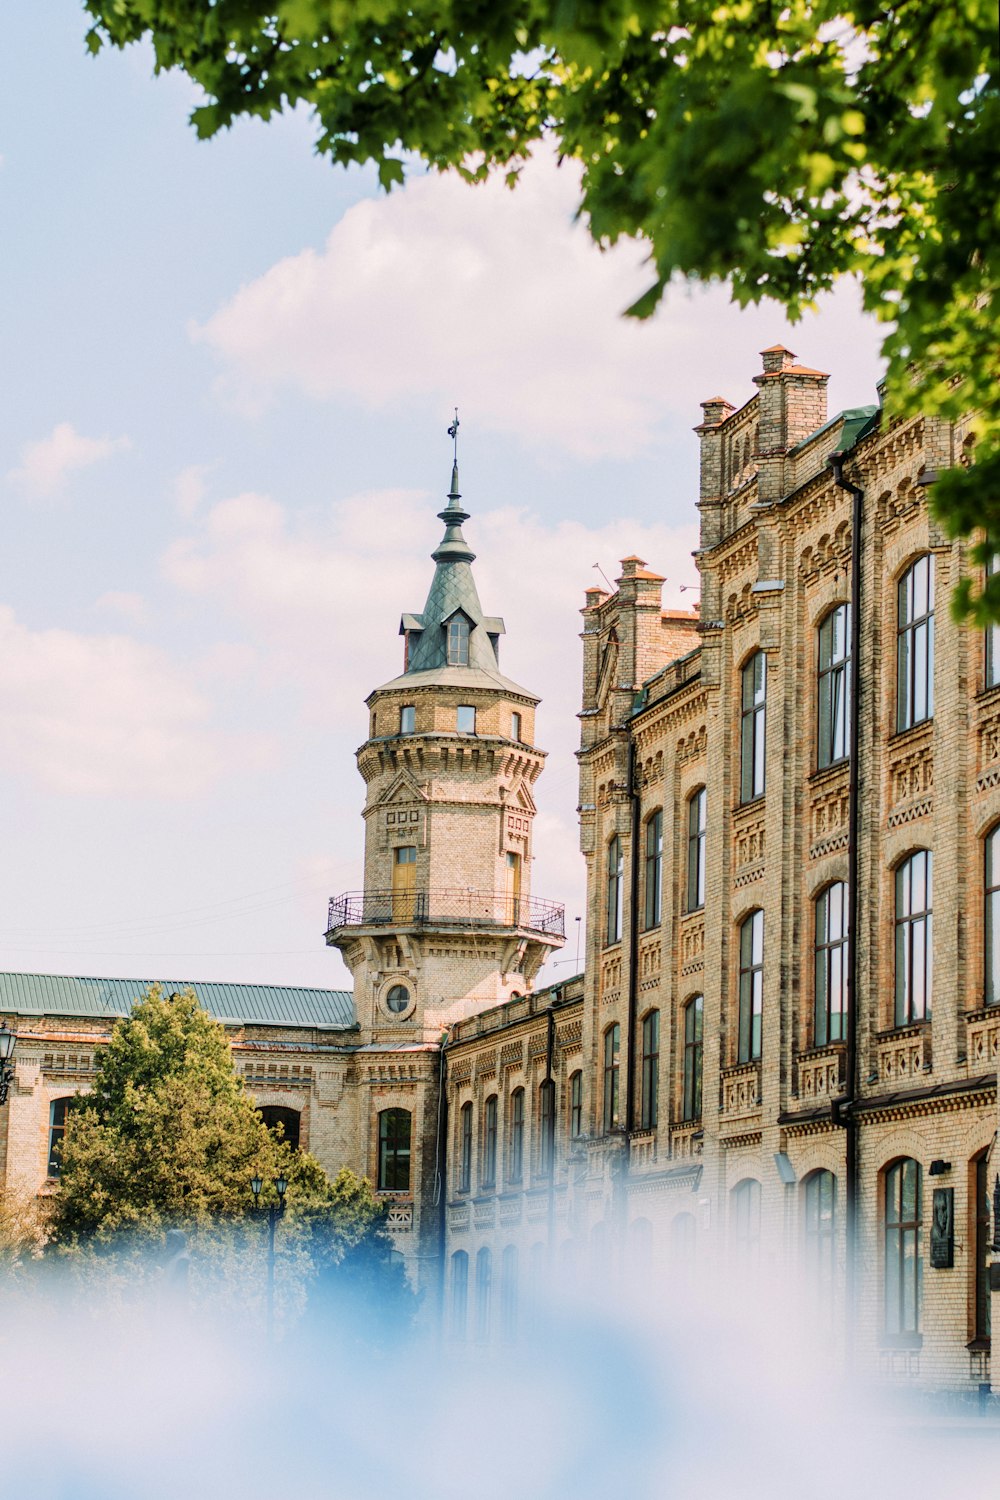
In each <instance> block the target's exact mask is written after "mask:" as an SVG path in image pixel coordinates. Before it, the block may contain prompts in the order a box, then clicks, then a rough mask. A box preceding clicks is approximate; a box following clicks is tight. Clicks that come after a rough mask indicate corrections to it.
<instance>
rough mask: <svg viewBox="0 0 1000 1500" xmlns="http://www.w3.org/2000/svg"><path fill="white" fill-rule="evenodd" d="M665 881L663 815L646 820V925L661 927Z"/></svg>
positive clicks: (644, 882) (644, 887) (644, 885)
mask: <svg viewBox="0 0 1000 1500" xmlns="http://www.w3.org/2000/svg"><path fill="white" fill-rule="evenodd" d="M662 879H663V813H662V812H655V813H654V814H653V816H652V817H651V818H648V819H647V820H646V861H645V870H644V879H643V895H644V914H643V915H644V923H643V925H644V926H645V927H646V928H650V927H659V925H660V883H661V881H662Z"/></svg>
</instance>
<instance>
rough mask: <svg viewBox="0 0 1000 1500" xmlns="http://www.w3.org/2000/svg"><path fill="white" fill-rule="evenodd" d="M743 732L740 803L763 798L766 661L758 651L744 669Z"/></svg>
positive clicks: (765, 744)
mask: <svg viewBox="0 0 1000 1500" xmlns="http://www.w3.org/2000/svg"><path fill="white" fill-rule="evenodd" d="M742 684H743V689H742V708H741V719H740V722H741V733H740V801H741V802H752V801H753V800H754V798H755V797H763V795H764V755H765V751H766V748H767V741H766V734H765V719H766V712H767V658H766V657H765V655H764V653H763V651H755V652H754V654H753V656H751V658H750V660H749V661H748V662H747V664H746V666H745V667H744V668H743V674H742Z"/></svg>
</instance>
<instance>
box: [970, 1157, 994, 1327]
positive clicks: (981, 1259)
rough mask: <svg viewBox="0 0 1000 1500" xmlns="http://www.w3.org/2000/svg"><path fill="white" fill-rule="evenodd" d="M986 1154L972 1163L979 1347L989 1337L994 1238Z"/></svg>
mask: <svg viewBox="0 0 1000 1500" xmlns="http://www.w3.org/2000/svg"><path fill="white" fill-rule="evenodd" d="M987 1156H988V1153H987V1152H986V1151H981V1152H980V1153H979V1155H978V1156H977V1157H975V1158H974V1159H973V1160H972V1161H971V1162H970V1163H969V1166H970V1172H969V1190H970V1192H971V1193H972V1194H973V1203H974V1205H975V1230H976V1253H975V1259H974V1261H973V1267H972V1275H973V1308H974V1315H975V1316H974V1322H973V1327H972V1337H973V1338H974V1339H975V1340H977V1342H979V1343H983V1342H985V1341H986V1340H987V1339H988V1338H989V1336H990V1262H991V1260H992V1258H993V1257H992V1254H991V1251H992V1238H991V1235H990V1178H989V1171H988V1170H987Z"/></svg>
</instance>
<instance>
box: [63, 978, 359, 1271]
mask: <svg viewBox="0 0 1000 1500" xmlns="http://www.w3.org/2000/svg"><path fill="white" fill-rule="evenodd" d="M282 1174H284V1175H285V1176H286V1177H287V1178H288V1184H289V1185H288V1193H287V1201H288V1206H289V1212H290V1214H292V1215H293V1216H298V1217H301V1218H303V1219H305V1220H307V1221H308V1222H309V1224H310V1226H311V1233H312V1236H313V1238H316V1239H317V1240H318V1239H319V1238H320V1237H321V1235H322V1234H323V1233H324V1232H326V1233H327V1237H328V1238H329V1233H328V1232H329V1230H330V1229H331V1228H332V1229H334V1230H335V1231H336V1232H335V1234H334V1240H335V1241H336V1242H337V1247H338V1248H336V1249H335V1248H333V1247H332V1246H330V1245H327V1247H326V1252H325V1253H326V1254H327V1255H328V1256H330V1255H332V1256H333V1258H336V1257H337V1254H339V1253H340V1252H341V1251H342V1249H343V1247H344V1246H345V1245H346V1246H353V1245H355V1244H356V1243H358V1242H359V1241H360V1240H362V1239H364V1238H365V1237H366V1236H371V1235H373V1234H376V1233H377V1232H378V1231H379V1230H380V1227H381V1224H382V1220H383V1216H384V1212H383V1209H382V1206H381V1205H380V1204H379V1203H378V1202H377V1200H376V1199H375V1198H374V1195H373V1194H372V1192H371V1189H370V1187H369V1185H368V1184H367V1183H365V1182H362V1181H361V1179H359V1178H356V1177H354V1176H353V1174H352V1173H350V1172H341V1173H340V1175H339V1176H338V1177H337V1179H336V1181H335V1182H330V1181H329V1179H328V1178H327V1176H326V1174H325V1173H324V1171H323V1169H322V1167H321V1166H320V1164H319V1163H318V1162H317V1161H316V1160H315V1158H314V1157H312V1156H309V1155H307V1154H306V1153H305V1152H300V1151H293V1150H292V1148H291V1147H290V1146H289V1145H288V1143H287V1142H286V1141H284V1140H282V1139H280V1138H279V1137H278V1136H276V1135H275V1134H274V1133H273V1132H272V1131H270V1130H269V1129H268V1128H267V1126H266V1125H265V1124H264V1121H263V1120H262V1118H261V1116H260V1115H259V1114H258V1112H257V1110H256V1108H255V1106H254V1103H253V1100H252V1099H251V1098H250V1096H249V1095H248V1094H247V1093H246V1092H245V1091H244V1088H243V1082H242V1079H240V1078H239V1077H238V1076H237V1074H236V1071H235V1069H234V1067H233V1061H232V1056H231V1054H230V1050H229V1043H228V1041H227V1039H226V1034H225V1031H224V1030H223V1028H222V1026H221V1025H220V1024H219V1023H218V1022H217V1021H214V1020H212V1018H211V1017H210V1016H209V1015H208V1014H207V1012H206V1011H204V1010H203V1009H202V1008H201V1006H200V1005H199V1004H198V1001H197V999H196V998H195V995H194V993H193V992H192V991H191V990H187V991H184V992H183V993H181V994H175V995H169V996H165V995H163V994H161V992H160V990H159V988H158V987H157V986H154V987H153V988H152V989H151V990H150V991H149V993H148V994H147V995H146V996H145V997H144V998H143V999H141V1000H139V1001H138V1002H137V1003H136V1005H135V1006H134V1007H133V1009H132V1013H131V1015H129V1016H128V1017H126V1018H125V1019H124V1020H122V1021H119V1022H118V1023H117V1024H116V1026H115V1028H114V1031H113V1033H112V1036H111V1040H110V1042H109V1044H108V1046H107V1048H106V1049H105V1051H104V1052H103V1054H102V1056H101V1058H100V1061H99V1063H98V1067H97V1076H96V1079H95V1083H94V1089H93V1092H92V1093H90V1094H86V1095H83V1096H80V1098H79V1102H78V1105H77V1107H76V1108H75V1109H74V1110H73V1111H71V1113H70V1114H69V1115H68V1117H67V1129H66V1135H65V1139H64V1141H63V1147H62V1163H61V1172H60V1181H59V1191H58V1193H57V1194H56V1197H55V1203H54V1209H53V1223H52V1232H53V1235H54V1238H55V1239H56V1240H57V1242H59V1243H62V1244H67V1243H68V1244H70V1245H72V1244H75V1243H77V1242H79V1241H80V1240H81V1239H86V1238H88V1237H92V1236H98V1237H99V1238H108V1237H110V1236H111V1235H113V1234H116V1233H117V1232H119V1231H122V1230H127V1229H140V1230H145V1231H149V1232H152V1233H154V1234H159V1233H160V1232H161V1231H162V1229H163V1228H165V1227H167V1226H168V1225H171V1224H184V1225H186V1226H192V1225H195V1226H196V1225H199V1224H201V1225H206V1224H208V1223H210V1222H212V1221H213V1220H217V1219H220V1218H227V1217H242V1216H244V1215H246V1213H247V1212H248V1210H249V1209H250V1208H251V1207H252V1205H253V1195H252V1192H251V1187H250V1182H251V1178H253V1177H255V1176H259V1177H261V1178H262V1179H263V1181H264V1183H265V1195H267V1194H270V1195H271V1196H272V1198H273V1187H272V1183H273V1180H274V1178H275V1177H277V1176H279V1175H282Z"/></svg>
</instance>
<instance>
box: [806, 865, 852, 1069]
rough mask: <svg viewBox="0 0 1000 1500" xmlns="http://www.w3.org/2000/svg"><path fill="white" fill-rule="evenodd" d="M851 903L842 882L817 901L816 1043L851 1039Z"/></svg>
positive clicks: (821, 1043) (824, 893) (836, 882)
mask: <svg viewBox="0 0 1000 1500" xmlns="http://www.w3.org/2000/svg"><path fill="white" fill-rule="evenodd" d="M848 917H849V912H848V901H847V886H846V885H845V884H844V882H843V881H842V880H838V881H835V882H834V884H833V885H828V886H827V887H826V890H824V891H821V892H820V894H819V896H818V897H817V898H816V945H815V1007H814V1012H813V1016H814V1022H815V1031H814V1043H815V1045H816V1046H817V1047H825V1046H826V1044H827V1043H828V1042H842V1041H844V1040H845V1038H846V1036H847V986H848V932H847V924H848Z"/></svg>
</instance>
